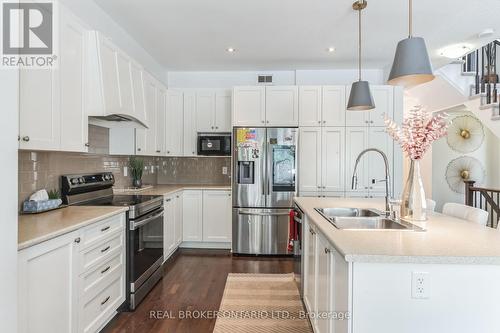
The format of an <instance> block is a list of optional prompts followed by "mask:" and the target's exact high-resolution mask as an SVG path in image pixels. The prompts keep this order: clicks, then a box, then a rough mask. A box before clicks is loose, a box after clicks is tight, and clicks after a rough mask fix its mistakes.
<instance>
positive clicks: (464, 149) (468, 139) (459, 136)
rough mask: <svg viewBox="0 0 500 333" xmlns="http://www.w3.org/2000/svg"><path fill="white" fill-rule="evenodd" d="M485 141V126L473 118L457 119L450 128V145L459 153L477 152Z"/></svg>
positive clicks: (460, 117)
mask: <svg viewBox="0 0 500 333" xmlns="http://www.w3.org/2000/svg"><path fill="white" fill-rule="evenodd" d="M483 140H484V128H483V124H481V122H480V121H479V120H478V119H477V118H474V117H472V116H459V117H456V118H455V119H453V120H452V122H451V125H450V127H449V128H448V137H447V141H448V145H449V146H450V148H451V149H453V150H455V151H457V152H459V153H463V154H467V153H471V152H473V151H475V150H477V149H478V148H479V147H481V145H482V144H483Z"/></svg>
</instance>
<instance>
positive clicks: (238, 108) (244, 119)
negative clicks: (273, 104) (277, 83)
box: [233, 86, 266, 126]
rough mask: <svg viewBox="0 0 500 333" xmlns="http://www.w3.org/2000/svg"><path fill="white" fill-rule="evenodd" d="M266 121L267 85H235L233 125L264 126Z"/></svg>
mask: <svg viewBox="0 0 500 333" xmlns="http://www.w3.org/2000/svg"><path fill="white" fill-rule="evenodd" d="M265 123H266V90H265V87H255V86H249V87H235V88H234V89H233V125H234V126H264V125H265Z"/></svg>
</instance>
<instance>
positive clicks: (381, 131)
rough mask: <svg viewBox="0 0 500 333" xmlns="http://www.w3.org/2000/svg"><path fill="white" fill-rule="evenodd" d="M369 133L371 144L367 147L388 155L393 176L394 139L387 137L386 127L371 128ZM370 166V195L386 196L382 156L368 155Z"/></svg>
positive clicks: (372, 153) (371, 153)
mask: <svg viewBox="0 0 500 333" xmlns="http://www.w3.org/2000/svg"><path fill="white" fill-rule="evenodd" d="M368 133H369V134H368V137H369V138H370V142H369V144H367V146H369V147H370V148H377V149H380V150H381V151H383V152H384V153H385V154H386V155H387V158H388V159H389V171H390V173H389V174H390V175H392V174H393V173H392V170H393V156H394V143H393V141H392V138H391V137H390V136H389V135H387V133H386V131H385V128H384V127H373V128H370V130H369V132H368ZM368 164H369V166H370V167H369V169H368V181H369V183H370V184H369V187H370V188H369V190H370V193H372V192H379V193H382V192H383V193H384V194H385V182H384V180H385V164H384V160H383V159H382V156H380V154H377V153H374V152H370V153H368ZM391 180H392V179H391Z"/></svg>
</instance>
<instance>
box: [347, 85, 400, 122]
mask: <svg viewBox="0 0 500 333" xmlns="http://www.w3.org/2000/svg"><path fill="white" fill-rule="evenodd" d="M370 89H371V92H372V96H373V101H374V103H375V109H373V110H370V111H347V112H346V124H347V126H384V117H383V114H384V113H387V114H388V115H389V116H391V117H392V116H393V114H394V87H392V86H377V85H370ZM349 93H350V88H349V89H347V91H346V96H349Z"/></svg>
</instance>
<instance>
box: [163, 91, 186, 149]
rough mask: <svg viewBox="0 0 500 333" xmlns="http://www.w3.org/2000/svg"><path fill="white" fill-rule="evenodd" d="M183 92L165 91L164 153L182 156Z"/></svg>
mask: <svg viewBox="0 0 500 333" xmlns="http://www.w3.org/2000/svg"><path fill="white" fill-rule="evenodd" d="M183 118H184V94H183V93H182V92H181V91H175V90H168V91H167V122H166V126H165V128H166V138H167V141H166V155H167V156H182V153H183V128H184V119H183Z"/></svg>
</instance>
